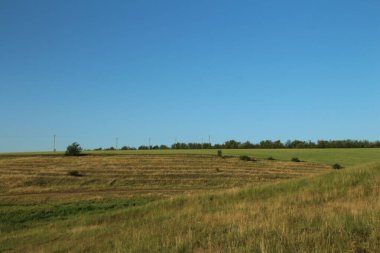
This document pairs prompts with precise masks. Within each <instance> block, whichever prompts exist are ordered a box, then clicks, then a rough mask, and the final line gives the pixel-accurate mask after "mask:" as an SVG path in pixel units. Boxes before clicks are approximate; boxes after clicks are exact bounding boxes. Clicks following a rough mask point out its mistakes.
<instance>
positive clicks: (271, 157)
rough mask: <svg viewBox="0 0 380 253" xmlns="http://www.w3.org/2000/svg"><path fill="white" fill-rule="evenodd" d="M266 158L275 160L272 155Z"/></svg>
mask: <svg viewBox="0 0 380 253" xmlns="http://www.w3.org/2000/svg"><path fill="white" fill-rule="evenodd" d="M267 160H269V161H274V160H276V159H274V158H273V156H270V157H268V158H267Z"/></svg>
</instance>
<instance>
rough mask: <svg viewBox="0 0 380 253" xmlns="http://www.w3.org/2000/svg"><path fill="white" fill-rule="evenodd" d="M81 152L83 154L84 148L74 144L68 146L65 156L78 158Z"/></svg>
mask: <svg viewBox="0 0 380 253" xmlns="http://www.w3.org/2000/svg"><path fill="white" fill-rule="evenodd" d="M80 152H82V147H81V146H80V145H79V143H77V142H74V143H73V144H71V145H69V146H67V148H66V153H65V155H69V156H77V155H80Z"/></svg>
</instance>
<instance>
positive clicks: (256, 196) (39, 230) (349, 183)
mask: <svg viewBox="0 0 380 253" xmlns="http://www.w3.org/2000/svg"><path fill="white" fill-rule="evenodd" d="M71 170H78V171H79V172H80V173H82V174H83V176H81V177H73V176H69V175H67V172H69V171H71ZM0 175H1V180H2V182H4V184H2V188H1V193H0V194H1V196H0V204H1V205H0V220H1V221H2V222H3V224H0V225H1V226H0V230H1V234H0V251H15V252H365V253H368V252H377V249H379V248H380V165H378V164H373V165H363V166H361V167H357V168H348V169H345V170H341V171H333V170H332V169H331V168H330V167H326V166H324V165H317V164H312V163H292V162H281V161H264V160H259V161H257V162H244V161H240V160H239V159H238V158H227V159H221V158H217V157H212V156H188V155H178V156H165V155H160V156H149V155H139V156H133V155H131V156H125V155H124V156H106V157H103V156H83V157H74V158H73V157H59V156H56V157H54V156H52V157H44V156H41V157H39V156H36V157H8V158H6V159H5V158H2V159H0ZM41 179H43V180H42V181H40V180H41ZM285 179H289V180H285ZM30 182H37V183H35V184H32V183H30ZM43 182H45V183H43ZM162 195H164V197H162ZM149 198H150V199H149ZM1 216H3V217H5V218H3V217H1Z"/></svg>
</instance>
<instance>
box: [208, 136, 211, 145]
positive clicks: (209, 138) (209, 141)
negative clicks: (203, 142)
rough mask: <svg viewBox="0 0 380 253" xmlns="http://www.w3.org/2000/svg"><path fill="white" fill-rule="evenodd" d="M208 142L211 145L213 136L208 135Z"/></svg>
mask: <svg viewBox="0 0 380 253" xmlns="http://www.w3.org/2000/svg"><path fill="white" fill-rule="evenodd" d="M208 143H209V144H210V145H211V136H210V135H209V136H208Z"/></svg>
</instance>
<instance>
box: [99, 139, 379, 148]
mask: <svg viewBox="0 0 380 253" xmlns="http://www.w3.org/2000/svg"><path fill="white" fill-rule="evenodd" d="M280 148H281V149H294V148H300V149H307V148H380V141H368V140H318V141H316V142H313V141H301V140H292V141H291V140H288V141H286V142H281V141H280V140H276V141H272V140H263V141H260V142H258V143H251V142H249V141H246V142H239V141H236V140H229V141H226V142H224V143H222V144H211V143H196V142H190V143H184V142H177V143H173V144H172V145H171V146H166V145H154V146H147V145H141V146H139V147H137V148H136V147H129V146H123V147H121V148H120V150H149V149H280ZM94 150H116V148H114V147H110V148H105V149H102V148H96V149H94Z"/></svg>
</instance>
